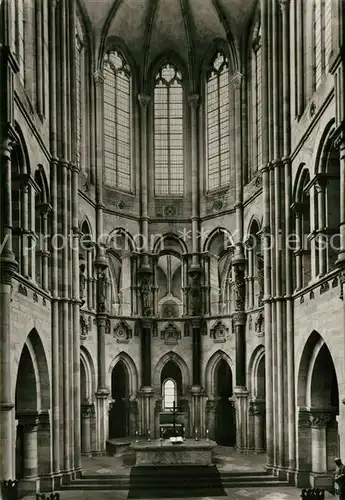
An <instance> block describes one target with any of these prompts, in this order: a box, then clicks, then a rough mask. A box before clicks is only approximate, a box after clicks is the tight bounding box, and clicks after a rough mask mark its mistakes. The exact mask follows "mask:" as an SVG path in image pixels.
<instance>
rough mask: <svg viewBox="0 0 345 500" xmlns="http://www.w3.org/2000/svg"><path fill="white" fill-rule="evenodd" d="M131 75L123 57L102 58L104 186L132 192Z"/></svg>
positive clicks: (117, 55) (119, 55)
mask: <svg viewBox="0 0 345 500" xmlns="http://www.w3.org/2000/svg"><path fill="white" fill-rule="evenodd" d="M131 116H132V106H131V72H130V68H129V66H128V64H127V62H126V60H125V58H124V57H123V55H122V54H120V53H119V52H116V51H111V52H108V53H107V54H106V56H105V58H104V175H105V183H106V184H107V185H108V186H110V187H114V188H118V189H121V190H123V191H131Z"/></svg>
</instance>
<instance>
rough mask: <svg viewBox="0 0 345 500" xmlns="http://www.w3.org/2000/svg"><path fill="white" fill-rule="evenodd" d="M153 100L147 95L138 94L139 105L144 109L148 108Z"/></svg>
mask: <svg viewBox="0 0 345 500" xmlns="http://www.w3.org/2000/svg"><path fill="white" fill-rule="evenodd" d="M150 100H151V97H150V96H149V95H147V94H138V101H139V104H140V106H141V107H142V108H147V106H148V105H149V102H150Z"/></svg>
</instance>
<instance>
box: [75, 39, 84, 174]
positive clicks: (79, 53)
mask: <svg viewBox="0 0 345 500" xmlns="http://www.w3.org/2000/svg"><path fill="white" fill-rule="evenodd" d="M80 31H81V30H78V31H77V34H76V65H75V66H76V84H77V95H76V103H77V106H76V113H77V134H76V154H77V166H78V167H79V168H80V167H81V143H82V128H83V123H82V122H83V117H82V99H83V77H82V74H83V64H82V63H83V56H84V53H83V43H82V39H81V33H80Z"/></svg>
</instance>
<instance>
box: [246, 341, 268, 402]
mask: <svg viewBox="0 0 345 500" xmlns="http://www.w3.org/2000/svg"><path fill="white" fill-rule="evenodd" d="M264 357H265V346H264V345H262V344H261V345H259V346H257V347H256V348H255V349H254V351H253V353H252V355H251V358H250V361H249V365H248V390H249V392H250V393H251V395H252V397H254V398H256V397H260V396H262V395H260V394H259V392H260V391H259V387H258V384H259V367H260V363H261V362H264Z"/></svg>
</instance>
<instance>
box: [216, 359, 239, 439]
mask: <svg viewBox="0 0 345 500" xmlns="http://www.w3.org/2000/svg"><path fill="white" fill-rule="evenodd" d="M214 378H215V380H214V382H215V396H216V401H217V403H216V416H215V417H216V418H215V440H216V442H217V443H218V444H220V445H223V446H234V445H235V443H236V415H235V409H234V405H233V401H232V399H231V398H232V395H233V380H232V372H231V368H230V366H229V365H228V363H227V362H226V360H225V359H223V358H222V359H220V360H219V362H218V364H217V366H216V369H215V376H214Z"/></svg>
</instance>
